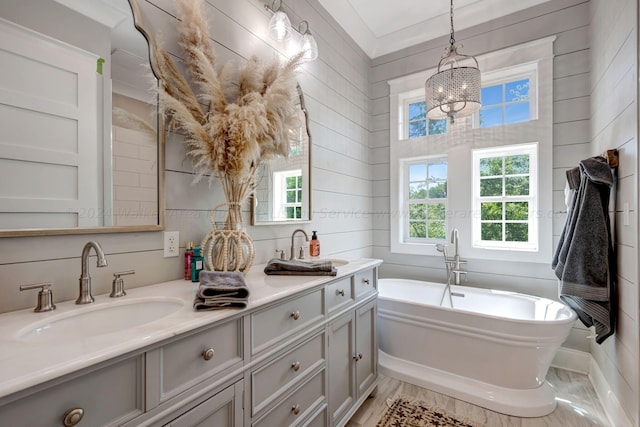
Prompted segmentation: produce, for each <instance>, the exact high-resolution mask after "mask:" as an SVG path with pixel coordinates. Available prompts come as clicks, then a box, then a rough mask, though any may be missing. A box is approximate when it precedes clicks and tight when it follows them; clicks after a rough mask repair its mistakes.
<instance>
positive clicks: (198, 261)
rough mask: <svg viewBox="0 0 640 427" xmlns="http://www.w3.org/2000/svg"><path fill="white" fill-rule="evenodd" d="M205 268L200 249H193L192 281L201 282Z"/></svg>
mask: <svg viewBox="0 0 640 427" xmlns="http://www.w3.org/2000/svg"><path fill="white" fill-rule="evenodd" d="M203 266H204V261H203V259H202V255H200V248H193V257H192V258H191V281H192V282H199V281H200V272H201V271H202V268H203Z"/></svg>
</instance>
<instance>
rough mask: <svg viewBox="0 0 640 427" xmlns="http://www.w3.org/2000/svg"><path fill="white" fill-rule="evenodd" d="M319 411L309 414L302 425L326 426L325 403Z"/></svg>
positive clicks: (311, 426) (309, 426)
mask: <svg viewBox="0 0 640 427" xmlns="http://www.w3.org/2000/svg"><path fill="white" fill-rule="evenodd" d="M321 408H322V409H320V410H319V411H317V412H316V413H315V414H313V415H311V418H310V419H308V420H307V421H305V422H304V424H302V427H326V426H328V425H329V422H328V421H327V405H326V404H325V405H322V407H321Z"/></svg>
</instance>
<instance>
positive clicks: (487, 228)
mask: <svg viewBox="0 0 640 427" xmlns="http://www.w3.org/2000/svg"><path fill="white" fill-rule="evenodd" d="M554 39H555V37H547V38H544V39H540V40H534V41H531V42H528V43H525V44H522V45H518V46H512V47H509V48H505V49H502V50H496V51H493V52H491V53H488V54H485V55H481V56H477V57H476V59H477V60H478V62H479V66H480V69H481V70H482V84H483V94H482V97H483V109H482V110H481V112H479V113H477V114H475V115H474V116H473V117H468V118H464V119H462V120H459V121H458V120H456V124H455V125H454V126H453V127H452V126H450V125H449V123H447V122H443V123H442V125H441V127H438V125H439V124H437V123H429V121H428V119H427V118H426V117H425V116H424V113H425V111H424V109H425V107H424V104H423V102H424V81H425V79H426V78H428V77H429V73H430V72H435V70H429V71H426V72H425V71H421V72H416V73H415V74H412V75H408V76H403V77H399V78H397V79H394V80H390V81H389V82H388V83H389V103H390V105H389V126H390V127H389V129H390V132H389V139H390V140H389V145H390V147H389V174H390V175H389V179H390V192H389V212H388V216H389V249H390V251H391V252H392V253H401V254H414V255H434V256H437V255H439V254H438V253H437V251H436V244H438V243H443V244H449V243H448V240H447V239H446V237H447V236H448V235H449V234H450V231H451V229H452V228H453V227H455V228H457V229H458V230H459V233H460V243H459V245H460V252H461V254H463V256H464V257H465V258H467V259H473V258H476V259H491V260H509V261H515V260H517V261H526V262H536V263H544V262H548V260H549V259H550V257H551V255H552V250H553V234H552V224H553V218H554V209H553V195H554V192H553V186H552V182H553V123H552V118H553V41H554ZM481 121H482V123H481ZM447 128H448V129H447ZM436 129H437V130H436ZM534 141H535V142H534ZM527 150H528V151H527ZM481 159H482V160H481ZM439 163H442V164H443V166H445V165H446V173H442V174H440V175H438V174H434V173H433V171H434V170H436V169H435V165H437V164H439ZM432 164H433V166H432ZM430 167H432V171H431V172H430V169H429V168H430ZM481 170H482V173H481ZM429 185H431V186H432V188H435V187H437V186H438V185H440V186H441V187H440V188H442V190H443V191H444V193H442V194H440V195H439V196H442V197H440V198H438V197H437V196H438V195H437V194H429ZM434 191H435V190H434ZM443 206H444V211H443V210H442V207H443Z"/></svg>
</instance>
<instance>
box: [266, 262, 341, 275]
mask: <svg viewBox="0 0 640 427" xmlns="http://www.w3.org/2000/svg"><path fill="white" fill-rule="evenodd" d="M264 273H265V274H268V275H280V276H335V275H336V274H338V270H336V268H335V267H333V265H331V261H320V262H307V261H300V260H289V261H287V260H281V259H278V258H273V259H272V260H270V261H269V262H268V263H267V265H266V266H265V267H264Z"/></svg>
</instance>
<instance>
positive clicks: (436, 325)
mask: <svg viewBox="0 0 640 427" xmlns="http://www.w3.org/2000/svg"><path fill="white" fill-rule="evenodd" d="M378 283H379V292H380V293H379V296H378V334H379V338H378V342H379V346H380V357H379V365H380V372H381V373H383V374H385V375H387V376H390V377H393V378H398V379H400V380H403V381H406V382H409V383H412V384H416V385H419V386H422V387H425V388H428V389H430V390H434V391H436V392H439V393H443V394H446V395H449V396H452V397H455V398H456V399H461V400H464V401H466V402H470V403H473V404H476V405H479V406H482V407H485V408H488V409H491V410H493V411H497V412H501V413H503V414H508V415H515V416H519V417H538V416H543V415H547V414H549V413H551V412H553V410H554V409H555V407H556V401H555V392H554V390H553V388H552V387H551V385H550V384H549V383H548V382H546V380H545V377H546V374H547V371H548V369H549V366H550V365H551V361H552V360H553V357H554V355H555V354H556V351H557V350H558V348H559V347H560V345H561V344H562V343H563V342H564V340H565V339H566V338H567V336H568V335H569V331H570V330H571V327H572V324H573V322H574V321H575V320H576V317H577V316H576V314H575V312H573V310H571V309H570V308H568V307H567V306H565V305H564V304H562V303H559V302H555V301H552V300H549V299H545V298H538V297H533V296H529V295H524V294H518V293H513V292H503V291H495V290H487V289H478V288H473V287H469V286H455V285H452V286H451V290H450V292H451V294H450V295H449V293H448V291H447V289H446V285H444V284H440V283H432V282H421V281H415V280H405V279H380V280H379V281H378ZM451 303H453V308H452V307H451Z"/></svg>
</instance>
